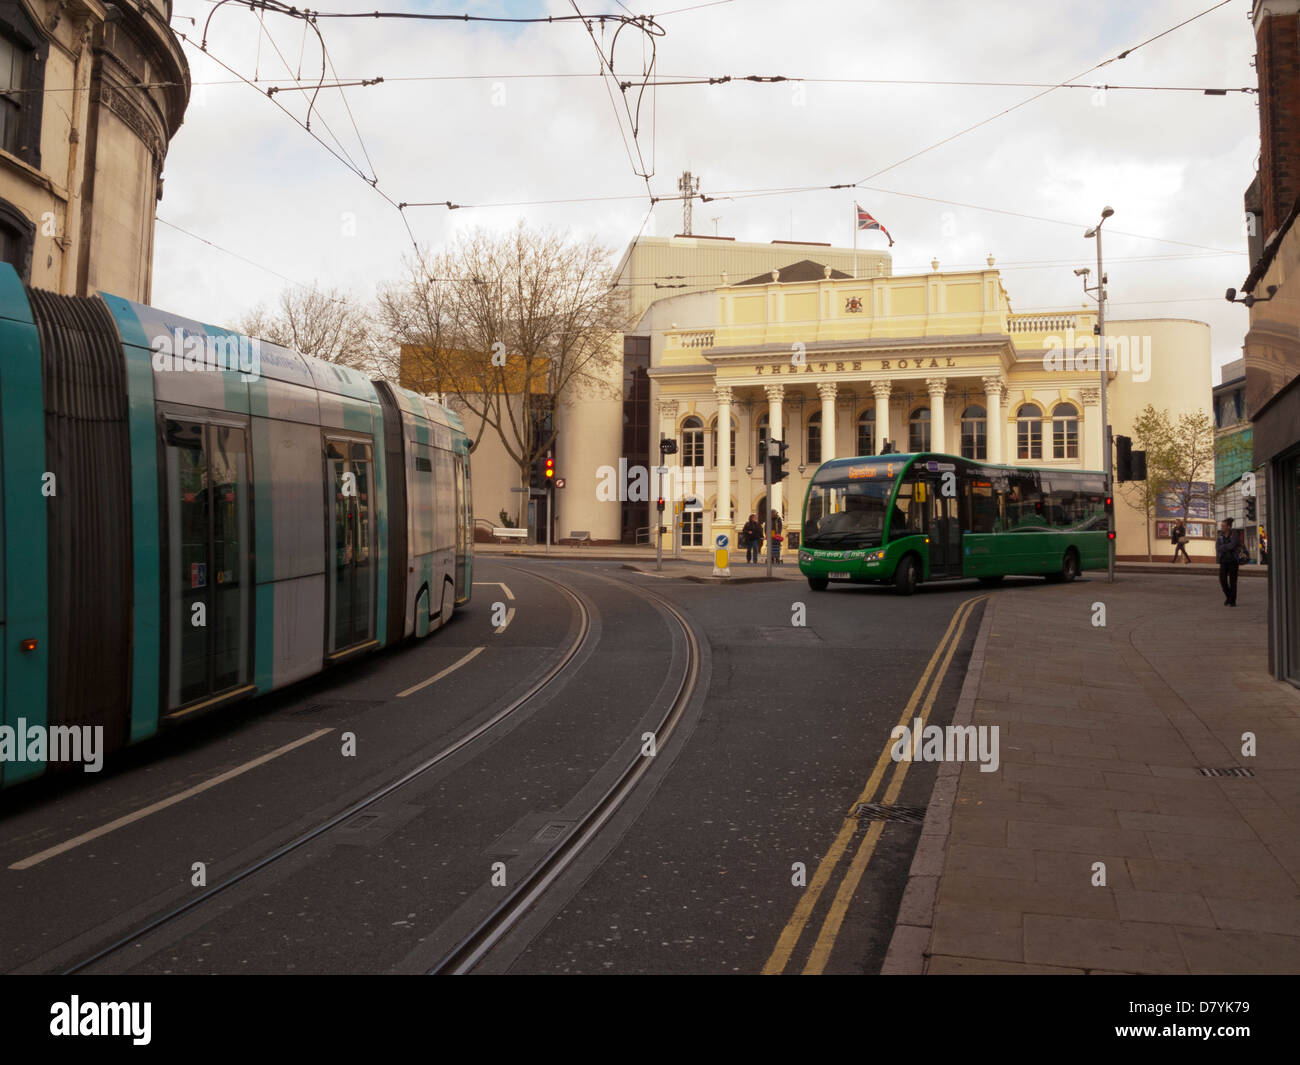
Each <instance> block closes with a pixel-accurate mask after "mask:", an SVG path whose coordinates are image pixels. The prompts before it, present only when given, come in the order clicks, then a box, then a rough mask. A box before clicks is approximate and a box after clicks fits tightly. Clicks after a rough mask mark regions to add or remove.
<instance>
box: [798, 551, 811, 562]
mask: <svg viewBox="0 0 1300 1065" xmlns="http://www.w3.org/2000/svg"><path fill="white" fill-rule="evenodd" d="M812 560H813V557H812V552H811V551H800V552H799V561H800V562H811V561H812Z"/></svg>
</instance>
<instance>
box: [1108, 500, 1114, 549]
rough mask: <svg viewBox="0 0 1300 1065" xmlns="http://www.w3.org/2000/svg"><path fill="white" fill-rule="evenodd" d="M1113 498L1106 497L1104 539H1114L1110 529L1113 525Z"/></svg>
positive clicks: (1112, 530) (1112, 531)
mask: <svg viewBox="0 0 1300 1065" xmlns="http://www.w3.org/2000/svg"><path fill="white" fill-rule="evenodd" d="M1114 519H1115V497H1114V496H1111V495H1108V496H1107V497H1106V539H1107V540H1113V539H1115V530H1114V529H1113V528H1111V526H1112V525H1114V524H1115V521H1114Z"/></svg>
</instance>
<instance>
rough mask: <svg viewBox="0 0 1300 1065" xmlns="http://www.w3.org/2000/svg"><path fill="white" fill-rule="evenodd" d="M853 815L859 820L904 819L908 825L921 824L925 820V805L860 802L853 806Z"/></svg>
mask: <svg viewBox="0 0 1300 1065" xmlns="http://www.w3.org/2000/svg"><path fill="white" fill-rule="evenodd" d="M853 816H854V817H855V818H857V819H858V820H859V821H902V822H903V823H904V824H908V825H919V824H921V823H922V822H923V821H924V820H925V807H924V806H887V805H885V804H884V803H880V802H860V803H858V805H857V806H855V807H854V808H853Z"/></svg>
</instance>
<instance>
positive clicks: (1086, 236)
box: [1083, 226, 1097, 240]
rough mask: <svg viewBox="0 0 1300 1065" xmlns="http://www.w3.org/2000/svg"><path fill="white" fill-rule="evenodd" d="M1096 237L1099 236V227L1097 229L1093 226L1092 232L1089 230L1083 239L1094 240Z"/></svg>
mask: <svg viewBox="0 0 1300 1065" xmlns="http://www.w3.org/2000/svg"><path fill="white" fill-rule="evenodd" d="M1096 235H1097V227H1096V226H1093V227H1092V228H1091V229H1090V230H1088V232H1086V233H1085V234H1084V235H1083V237H1084V239H1085V240H1091V239H1092V238H1093V237H1095V236H1096Z"/></svg>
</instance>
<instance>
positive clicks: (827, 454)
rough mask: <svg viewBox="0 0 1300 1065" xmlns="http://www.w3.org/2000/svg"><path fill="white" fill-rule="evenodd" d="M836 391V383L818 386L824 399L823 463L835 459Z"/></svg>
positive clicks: (818, 391) (819, 392)
mask: <svg viewBox="0 0 1300 1065" xmlns="http://www.w3.org/2000/svg"><path fill="white" fill-rule="evenodd" d="M835 391H836V388H835V382H834V381H828V382H826V383H824V384H820V385H818V386H817V394H818V395H819V396H821V398H822V462H830V460H831V459H833V458H834V457H835Z"/></svg>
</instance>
